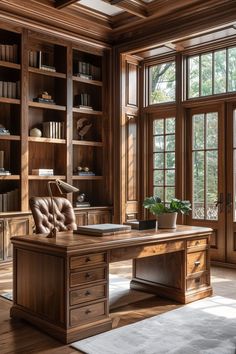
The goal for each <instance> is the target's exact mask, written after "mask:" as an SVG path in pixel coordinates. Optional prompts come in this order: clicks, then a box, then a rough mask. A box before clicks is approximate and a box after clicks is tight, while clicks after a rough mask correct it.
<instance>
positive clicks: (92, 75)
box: [75, 61, 101, 80]
mask: <svg viewBox="0 0 236 354" xmlns="http://www.w3.org/2000/svg"><path fill="white" fill-rule="evenodd" d="M75 71H76V74H75V75H77V76H79V77H82V78H84V79H89V80H101V69H100V68H99V67H98V66H95V65H92V64H90V63H87V62H84V61H78V63H77V68H76V70H75Z"/></svg>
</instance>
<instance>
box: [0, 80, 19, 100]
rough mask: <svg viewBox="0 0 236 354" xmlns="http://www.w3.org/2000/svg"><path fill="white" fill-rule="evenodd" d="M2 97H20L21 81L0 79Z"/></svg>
mask: <svg viewBox="0 0 236 354" xmlns="http://www.w3.org/2000/svg"><path fill="white" fill-rule="evenodd" d="M0 97H7V98H20V81H17V82H9V81H0Z"/></svg>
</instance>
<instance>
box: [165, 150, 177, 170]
mask: <svg viewBox="0 0 236 354" xmlns="http://www.w3.org/2000/svg"><path fill="white" fill-rule="evenodd" d="M165 157H166V166H165V167H166V168H175V153H174V152H166V154H165Z"/></svg>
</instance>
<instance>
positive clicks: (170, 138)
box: [165, 135, 175, 151]
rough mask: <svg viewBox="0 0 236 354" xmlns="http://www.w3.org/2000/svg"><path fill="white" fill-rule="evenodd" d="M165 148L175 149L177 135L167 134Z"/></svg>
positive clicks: (168, 149)
mask: <svg viewBox="0 0 236 354" xmlns="http://www.w3.org/2000/svg"><path fill="white" fill-rule="evenodd" d="M165 150H167V151H175V135H166V146H165Z"/></svg>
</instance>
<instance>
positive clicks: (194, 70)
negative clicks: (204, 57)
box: [188, 56, 199, 98]
mask: <svg viewBox="0 0 236 354" xmlns="http://www.w3.org/2000/svg"><path fill="white" fill-rule="evenodd" d="M188 64H189V73H188V77H189V88H188V97H189V98H191V97H199V56H196V57H191V58H189V60H188Z"/></svg>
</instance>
